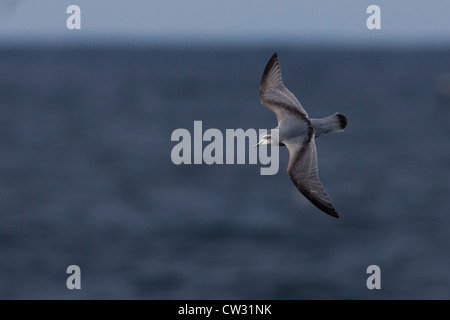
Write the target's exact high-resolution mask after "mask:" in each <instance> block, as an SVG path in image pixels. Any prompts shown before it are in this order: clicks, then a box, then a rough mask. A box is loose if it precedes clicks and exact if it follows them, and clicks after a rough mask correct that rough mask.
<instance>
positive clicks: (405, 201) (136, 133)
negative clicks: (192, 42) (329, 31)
mask: <svg viewBox="0 0 450 320" xmlns="http://www.w3.org/2000/svg"><path fill="white" fill-rule="evenodd" d="M275 51H277V52H278V54H279V60H280V65H281V69H282V71H283V79H284V83H285V84H286V86H287V87H288V88H289V89H290V90H291V91H292V92H293V93H294V94H295V95H296V96H297V97H298V99H299V100H300V102H301V103H302V104H303V106H304V108H305V109H306V110H307V112H308V113H309V116H310V117H312V118H320V117H325V116H328V115H330V114H332V113H335V112H340V113H342V114H344V115H345V116H346V117H347V119H348V126H347V128H346V130H345V132H343V133H334V134H328V135H325V136H321V137H320V138H318V139H317V141H316V143H317V150H318V159H319V169H320V178H321V181H322V183H323V185H324V187H325V189H326V190H327V192H328V194H329V195H330V197H331V199H332V201H333V204H334V206H335V207H336V210H337V211H338V212H339V215H340V218H339V219H335V218H333V217H330V216H328V215H327V214H325V213H323V212H322V211H320V210H319V209H317V208H316V207H315V206H314V205H312V204H311V203H310V202H309V201H308V200H306V199H305V198H304V197H303V195H301V194H300V193H299V192H298V191H297V190H296V188H295V186H294V184H293V183H292V181H291V180H290V178H289V176H288V174H287V172H286V167H287V163H288V158H289V155H288V151H287V150H286V149H285V148H284V149H283V148H282V149H280V169H279V172H278V173H277V174H276V175H266V176H264V175H260V168H261V166H262V165H261V164H249V163H248V162H246V164H235V165H231V164H213V165H207V164H197V165H194V164H192V165H188V164H181V165H175V164H174V163H173V162H172V159H171V152H172V148H173V147H174V146H175V145H176V144H177V142H174V141H171V135H172V132H173V131H174V130H175V129H178V128H185V129H187V130H188V131H190V132H191V133H192V132H193V126H194V121H196V120H198V121H202V124H203V130H204V131H205V130H206V129H209V128H217V129H219V130H221V131H222V132H225V130H226V129H237V128H242V129H244V130H247V129H249V128H254V129H270V128H274V127H276V125H277V123H276V118H275V116H274V114H273V113H272V112H271V111H270V110H269V109H267V108H265V107H263V106H261V105H260V101H259V81H260V79H261V75H262V72H263V70H264V68H265V65H266V63H267V61H268V60H269V59H270V57H271V56H272V54H273V53H274V52H275ZM449 73H450V50H444V49H435V50H434V49H429V50H423V49H408V48H403V49H396V50H389V49H369V48H367V49H346V48H342V49H339V48H334V49H329V48H328V49H326V48H310V49H304V48H303V49H300V48H298V49H296V48H295V47H247V48H240V47H229V48H228V47H224V48H219V47H211V48H208V47H201V48H200V47H199V48H195V47H171V48H169V47H149V48H143V47H128V48H127V47H120V46H105V47H100V46H98V47H94V46H92V47H75V46H72V47H51V46H47V47H42V48H40V47H14V48H7V47H2V48H0V110H1V112H0V298H1V299H450V272H449V268H450V81H448V79H449V76H448V74H449ZM207 144H208V142H204V143H203V147H205V146H206V145H207ZM70 265H77V266H79V268H80V270H81V278H80V281H81V289H80V290H77V289H74V290H69V289H68V288H67V286H66V280H67V279H68V277H69V276H70V274H68V273H66V271H67V267H68V266H70ZM371 265H377V266H379V268H380V273H379V275H380V278H379V280H380V283H381V289H372V290H370V289H368V287H367V280H368V278H369V276H371V274H370V273H367V268H368V267H369V266H371Z"/></svg>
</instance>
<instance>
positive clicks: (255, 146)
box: [253, 140, 263, 148]
mask: <svg viewBox="0 0 450 320" xmlns="http://www.w3.org/2000/svg"><path fill="white" fill-rule="evenodd" d="M262 142H263V141H262V140H261V141H260V142H258V143H257V144H255V145H254V146H253V148H258V147H259V145H260V144H261V143H262Z"/></svg>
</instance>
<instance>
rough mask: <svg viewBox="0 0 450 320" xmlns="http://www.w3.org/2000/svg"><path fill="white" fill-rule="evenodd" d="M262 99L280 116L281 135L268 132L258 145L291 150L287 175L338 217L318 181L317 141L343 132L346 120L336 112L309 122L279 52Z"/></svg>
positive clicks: (265, 79) (270, 67) (267, 72)
mask: <svg viewBox="0 0 450 320" xmlns="http://www.w3.org/2000/svg"><path fill="white" fill-rule="evenodd" d="M259 96H260V99H261V104H262V105H264V106H266V107H267V108H269V109H270V110H272V111H273V112H274V113H275V115H276V117H277V120H278V126H277V127H276V128H275V129H277V130H278V135H276V134H274V135H272V133H271V130H269V131H267V132H266V133H264V134H262V135H261V136H260V137H259V142H258V144H257V145H256V146H258V145H276V146H286V147H287V148H288V150H289V164H288V166H287V172H288V174H289V176H290V177H291V179H292V181H293V182H294V184H295V186H296V187H297V189H298V191H300V192H301V193H302V194H303V195H304V196H305V197H306V198H307V199H308V200H309V201H311V202H312V203H313V204H314V205H315V206H316V207H317V208H319V209H320V210H322V211H324V212H325V213H327V214H329V215H330V216H333V217H335V218H339V215H338V213H337V212H336V210H335V208H334V207H333V205H332V204H331V201H330V198H329V196H328V194H327V192H326V191H325V189H324V188H323V186H322V184H321V183H320V180H319V174H318V169H317V151H316V143H315V140H314V139H315V138H317V137H319V136H320V135H322V134H325V133H328V132H341V131H344V128H345V127H346V125H347V118H346V117H345V116H343V115H342V114H340V113H335V114H333V115H331V116H328V117H326V118H323V119H310V118H309V117H308V114H307V113H306V111H305V109H303V107H302V105H301V104H300V102H299V101H298V100H297V98H296V97H295V96H294V95H293V94H292V92H290V91H289V90H288V89H287V88H286V87H285V86H284V83H283V79H282V78H281V69H280V65H279V63H278V55H277V53H275V54H274V55H273V56H272V58H271V59H270V60H269V62H268V63H267V66H266V69H265V70H264V73H263V76H262V79H261V83H260V86H259ZM275 129H272V130H275Z"/></svg>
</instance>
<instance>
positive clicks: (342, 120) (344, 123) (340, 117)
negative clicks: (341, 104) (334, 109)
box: [336, 113, 347, 130]
mask: <svg viewBox="0 0 450 320" xmlns="http://www.w3.org/2000/svg"><path fill="white" fill-rule="evenodd" d="M336 117H337V119H338V121H339V125H340V127H341V130H344V129H345V127H346V126H347V118H346V117H345V116H344V115H343V114H340V113H338V114H336Z"/></svg>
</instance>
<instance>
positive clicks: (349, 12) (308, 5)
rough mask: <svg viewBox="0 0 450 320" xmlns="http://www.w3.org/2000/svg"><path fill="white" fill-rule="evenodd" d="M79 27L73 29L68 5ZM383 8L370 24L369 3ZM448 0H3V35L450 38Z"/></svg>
mask: <svg viewBox="0 0 450 320" xmlns="http://www.w3.org/2000/svg"><path fill="white" fill-rule="evenodd" d="M73 4H75V5H78V6H79V7H80V9H81V30H69V29H68V28H67V26H66V20H67V19H68V18H69V16H70V14H68V13H66V10H67V7H68V6H69V5H73ZM372 4H375V5H378V6H379V7H380V9H381V15H380V17H381V29H380V30H369V29H368V28H367V25H366V21H367V18H368V17H369V16H370V14H368V13H367V12H366V10H367V8H368V6H370V5H372ZM449 14H450V1H448V0H429V1H419V0H409V1H407V0H397V1H389V0H377V1H370V2H369V1H364V0H362V1H361V0H342V1H336V0H306V1H299V0H280V1H276V2H275V1H265V0H228V1H217V0H190V1H183V0H168V1H161V0H156V1H149V0H132V1H127V2H125V1H116V2H112V1H108V0H76V1H67V0H39V1H31V0H0V43H10V42H19V43H20V42H27V41H28V42H29V41H44V42H59V41H69V42H70V41H110V40H112V41H119V42H127V41H134V42H138V43H144V44H146V43H150V44H151V43H153V42H167V43H177V42H181V43H189V42H216V43H221V42H242V43H252V42H255V43H258V42H260V43H261V42H266V41H280V42H285V43H299V42H300V43H301V42H302V41H305V42H314V43H337V44H339V43H349V42H351V43H366V44H367V43H369V44H370V43H383V42H384V43H405V42H406V43H417V44H426V43H429V42H434V43H438V44H442V45H449V44H450V19H449Z"/></svg>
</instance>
